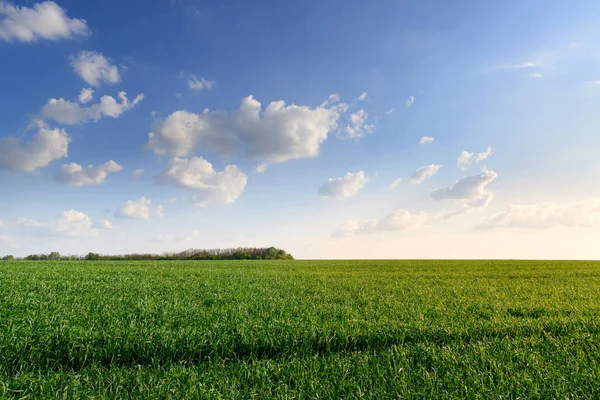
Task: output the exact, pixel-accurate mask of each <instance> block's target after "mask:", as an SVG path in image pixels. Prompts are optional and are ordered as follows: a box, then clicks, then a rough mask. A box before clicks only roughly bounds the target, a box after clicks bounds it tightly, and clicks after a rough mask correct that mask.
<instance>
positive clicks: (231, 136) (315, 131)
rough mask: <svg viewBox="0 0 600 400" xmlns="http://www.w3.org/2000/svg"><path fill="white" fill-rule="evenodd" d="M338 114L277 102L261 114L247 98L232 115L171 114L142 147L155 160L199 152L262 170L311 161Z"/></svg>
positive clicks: (334, 109) (333, 109)
mask: <svg viewBox="0 0 600 400" xmlns="http://www.w3.org/2000/svg"><path fill="white" fill-rule="evenodd" d="M338 111H339V109H338V106H330V107H329V108H326V107H324V106H319V107H316V108H310V107H308V106H297V105H294V104H292V105H289V106H286V105H285V103H284V102H283V101H274V102H271V103H270V104H269V105H268V106H267V107H266V109H264V110H263V109H262V105H261V103H260V102H258V101H256V100H255V99H254V98H253V97H252V96H248V97H246V98H244V99H243V100H242V103H241V105H240V108H239V109H238V110H236V111H235V112H232V113H229V112H224V111H209V110H204V112H203V113H201V114H194V113H190V112H187V111H176V112H174V113H172V114H171V115H169V116H168V117H167V118H166V119H164V120H162V121H160V122H159V123H158V124H157V125H156V126H155V129H154V131H153V132H151V133H150V134H149V141H148V146H149V147H150V148H151V149H152V150H154V152H155V153H156V154H172V155H175V156H184V155H187V154H189V153H191V152H192V151H193V150H195V149H197V148H200V147H201V148H203V149H212V150H215V151H217V152H218V153H219V154H221V155H223V156H232V155H236V154H237V155H239V156H242V157H247V158H251V159H256V160H259V161H260V162H262V163H264V164H274V163H281V162H285V161H288V160H291V159H295V158H305V157H315V156H316V155H318V154H319V150H320V146H321V143H322V142H323V141H324V140H325V139H327V136H328V134H329V133H330V132H331V131H332V130H334V129H335V128H336V127H337V120H338V118H339V113H338Z"/></svg>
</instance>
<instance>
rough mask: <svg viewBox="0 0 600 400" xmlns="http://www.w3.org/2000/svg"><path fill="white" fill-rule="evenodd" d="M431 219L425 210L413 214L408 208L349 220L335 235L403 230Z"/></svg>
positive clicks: (415, 226)
mask: <svg viewBox="0 0 600 400" xmlns="http://www.w3.org/2000/svg"><path fill="white" fill-rule="evenodd" d="M428 220H429V215H427V214H426V213H424V212H422V211H421V212H418V213H415V214H411V213H410V212H409V211H406V210H396V211H394V212H392V213H390V214H388V215H386V216H385V217H383V218H381V219H373V220H368V221H359V220H349V221H348V222H346V223H345V224H344V225H343V226H342V227H341V228H340V229H338V230H337V231H335V232H334V233H333V236H353V235H356V234H367V233H374V232H380V231H402V230H406V229H412V228H417V227H419V226H422V225H424V224H425V223H427V221H428Z"/></svg>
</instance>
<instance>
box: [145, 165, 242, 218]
mask: <svg viewBox="0 0 600 400" xmlns="http://www.w3.org/2000/svg"><path fill="white" fill-rule="evenodd" d="M247 181H248V178H247V177H246V175H245V174H244V173H243V172H242V171H241V170H240V169H239V168H238V167H237V166H235V165H227V166H226V167H225V169H223V171H221V172H218V171H215V170H214V168H213V166H212V164H211V163H210V162H208V161H206V160H205V159H203V158H202V157H191V158H178V157H175V158H173V159H171V160H170V161H169V162H168V164H167V165H166V167H165V170H164V171H163V172H162V173H161V174H160V175H158V176H157V177H156V183H157V184H159V185H170V186H177V187H182V188H186V189H190V190H193V191H194V192H195V193H197V201H196V205H198V206H204V205H206V204H209V203H220V204H231V203H233V202H235V201H236V200H237V199H238V198H239V197H240V196H241V195H242V193H243V192H244V188H245V187H246V182H247Z"/></svg>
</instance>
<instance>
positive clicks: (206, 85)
mask: <svg viewBox="0 0 600 400" xmlns="http://www.w3.org/2000/svg"><path fill="white" fill-rule="evenodd" d="M214 84H215V83H214V82H211V81H207V80H206V79H204V78H200V79H198V78H197V77H196V75H193V74H192V75H190V77H189V79H188V86H189V87H190V89H193V90H202V89H210V88H212V87H213V85H214Z"/></svg>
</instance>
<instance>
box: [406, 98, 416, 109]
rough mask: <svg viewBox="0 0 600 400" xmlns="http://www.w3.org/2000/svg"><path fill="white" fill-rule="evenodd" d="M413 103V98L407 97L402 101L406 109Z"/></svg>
mask: <svg viewBox="0 0 600 400" xmlns="http://www.w3.org/2000/svg"><path fill="white" fill-rule="evenodd" d="M414 102H415V97H414V96H408V97H407V99H406V100H405V101H404V105H405V106H406V107H407V108H408V107H410V106H412V105H413V103H414Z"/></svg>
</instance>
